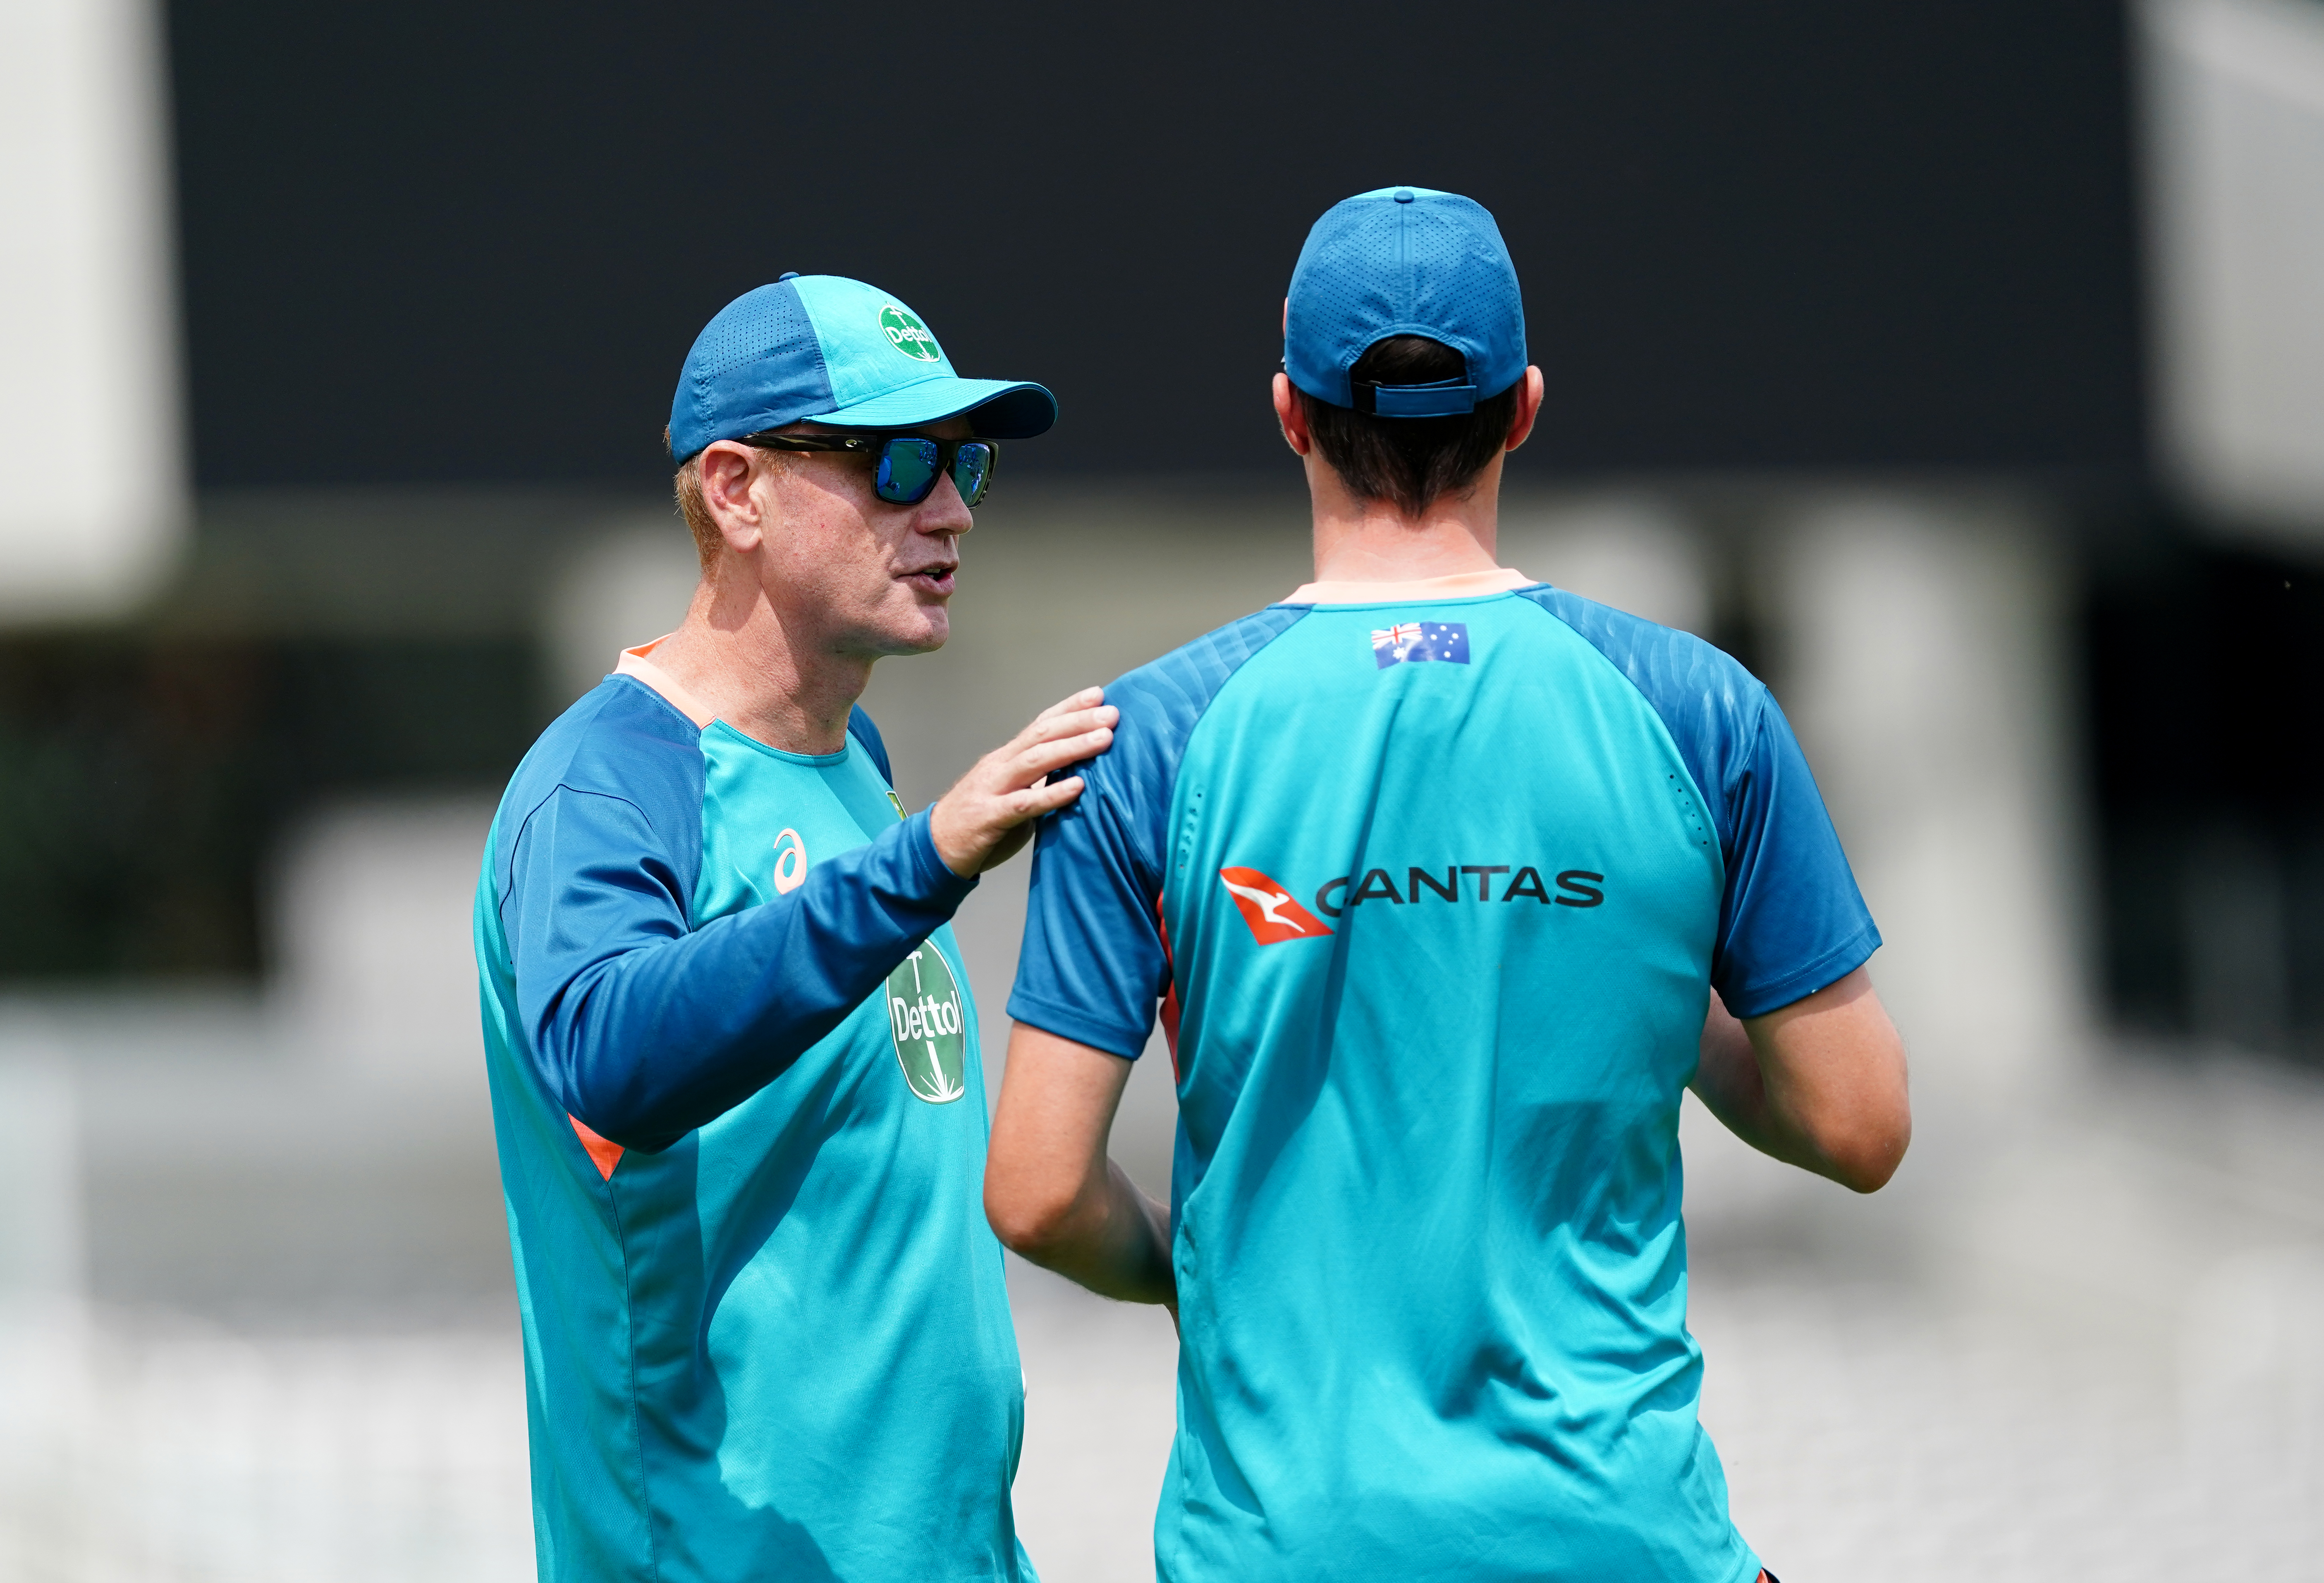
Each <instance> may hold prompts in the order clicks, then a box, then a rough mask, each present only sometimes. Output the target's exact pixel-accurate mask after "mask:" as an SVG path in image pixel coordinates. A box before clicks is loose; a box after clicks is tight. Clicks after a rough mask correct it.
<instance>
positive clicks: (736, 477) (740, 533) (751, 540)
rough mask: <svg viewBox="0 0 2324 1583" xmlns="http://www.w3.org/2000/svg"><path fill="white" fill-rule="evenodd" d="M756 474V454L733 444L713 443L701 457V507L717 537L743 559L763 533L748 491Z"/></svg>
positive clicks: (760, 517) (756, 502) (754, 500)
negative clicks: (715, 529)
mask: <svg viewBox="0 0 2324 1583" xmlns="http://www.w3.org/2000/svg"><path fill="white" fill-rule="evenodd" d="M758 471H759V464H758V457H757V453H756V452H754V451H752V450H750V449H747V448H745V447H743V446H740V445H737V444H735V443H734V442H733V441H732V440H716V441H714V442H713V443H712V444H711V445H710V446H709V447H707V448H706V449H705V450H704V451H703V453H702V504H703V505H704V506H705V507H706V508H707V509H708V511H709V513H710V520H711V521H712V522H714V523H717V524H718V532H719V534H720V536H721V537H723V538H724V540H725V541H726V542H727V544H728V545H729V546H730V547H731V548H733V550H734V551H737V552H738V553H741V554H744V555H747V554H749V553H750V552H751V551H753V550H756V549H757V548H758V547H759V542H760V540H761V538H762V537H763V536H764V533H765V529H766V523H765V521H764V520H763V514H762V513H761V510H760V509H759V498H758V495H757V494H756V493H755V492H754V491H753V490H752V487H751V486H752V483H753V481H754V480H755V478H756V477H757V475H758Z"/></svg>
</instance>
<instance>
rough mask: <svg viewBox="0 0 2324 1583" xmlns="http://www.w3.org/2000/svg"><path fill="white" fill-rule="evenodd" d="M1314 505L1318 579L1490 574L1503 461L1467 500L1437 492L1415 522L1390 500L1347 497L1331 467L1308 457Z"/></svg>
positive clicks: (1486, 473)
mask: <svg viewBox="0 0 2324 1583" xmlns="http://www.w3.org/2000/svg"><path fill="white" fill-rule="evenodd" d="M1306 460H1307V487H1308V492H1309V494H1310V495H1312V496H1313V498H1314V508H1315V580H1316V581H1317V582H1319V583H1325V582H1331V583H1401V582H1415V581H1417V580H1419V579H1422V578H1432V577H1449V576H1451V575H1452V574H1454V573H1456V572H1464V571H1491V570H1493V569H1496V568H1497V567H1498V566H1499V564H1500V563H1499V561H1498V560H1495V559H1494V551H1495V549H1496V547H1497V543H1498V540H1499V509H1500V494H1501V463H1500V458H1498V457H1496V458H1494V459H1493V461H1492V463H1491V464H1490V465H1489V466H1488V467H1486V468H1485V470H1484V472H1482V473H1481V474H1480V475H1479V476H1478V477H1477V479H1476V481H1475V482H1474V483H1473V484H1472V485H1471V486H1470V487H1469V490H1468V492H1467V493H1466V494H1465V495H1458V496H1453V495H1440V496H1439V497H1437V498H1436V499H1435V500H1433V501H1431V502H1429V505H1428V509H1427V510H1426V511H1425V512H1423V513H1421V514H1420V515H1419V516H1417V517H1414V516H1408V515H1406V514H1405V513H1404V512H1403V511H1401V510H1399V509H1398V508H1397V505H1395V504H1394V503H1393V502H1390V501H1382V500H1365V499H1362V498H1360V497H1359V496H1357V495H1351V494H1350V493H1349V492H1348V487H1347V486H1346V485H1344V484H1342V482H1341V481H1340V476H1339V474H1337V473H1336V472H1334V471H1333V470H1332V467H1331V466H1330V465H1329V464H1328V463H1326V462H1325V461H1324V460H1323V458H1321V457H1319V456H1317V455H1315V454H1314V452H1312V451H1311V452H1309V453H1308V456H1307V458H1306Z"/></svg>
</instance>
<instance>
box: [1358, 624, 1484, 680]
mask: <svg viewBox="0 0 2324 1583" xmlns="http://www.w3.org/2000/svg"><path fill="white" fill-rule="evenodd" d="M1372 660H1373V662H1374V663H1375V664H1377V665H1378V666H1379V668H1380V669H1381V670H1383V671H1385V670H1387V669H1388V667H1389V666H1390V665H1400V664H1402V663H1404V662H1406V661H1407V660H1445V661H1450V662H1452V663H1453V664H1455V665H1466V664H1467V663H1468V662H1469V625H1468V623H1466V622H1462V621H1400V622H1398V623H1397V625H1394V626H1376V627H1374V628H1372Z"/></svg>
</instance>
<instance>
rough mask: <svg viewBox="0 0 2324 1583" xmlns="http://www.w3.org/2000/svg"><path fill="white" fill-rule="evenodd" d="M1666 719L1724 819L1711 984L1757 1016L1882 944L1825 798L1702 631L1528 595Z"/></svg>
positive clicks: (1775, 715) (1772, 718) (1844, 972)
mask: <svg viewBox="0 0 2324 1583" xmlns="http://www.w3.org/2000/svg"><path fill="white" fill-rule="evenodd" d="M1521 597H1525V598H1527V599H1530V600H1532V601H1533V602H1534V603H1535V604H1536V605H1539V606H1541V607H1542V608H1543V609H1545V610H1546V611H1548V612H1549V613H1550V615H1552V616H1555V617H1556V618H1557V619H1558V620H1560V621H1563V623H1565V624H1566V625H1568V626H1569V627H1571V628H1572V629H1573V631H1574V632H1575V633H1576V634H1579V635H1580V636H1581V637H1582V640H1583V641H1584V642H1586V643H1589V644H1590V645H1591V647H1593V648H1595V649H1596V650H1597V651H1598V652H1599V653H1601V654H1603V655H1604V656H1605V657H1606V659H1607V660H1608V661H1609V662H1610V663H1611V664H1612V665H1613V666H1614V667H1615V668H1616V669H1617V670H1618V671H1621V672H1622V674H1623V675H1624V676H1626V677H1628V679H1629V680H1630V684H1631V685H1632V686H1634V687H1636V688H1637V690H1639V692H1641V693H1642V694H1644V695H1645V697H1646V702H1647V703H1648V704H1649V705H1650V706H1651V707H1652V708H1654V710H1655V714H1657V715H1658V716H1660V717H1661V718H1662V722H1663V725H1664V727H1665V729H1666V730H1668V731H1669V732H1670V735H1671V741H1672V744H1673V745H1674V746H1675V747H1676V748H1677V749H1678V751H1679V756H1680V757H1681V758H1682V759H1683V760H1684V761H1685V763H1686V766H1687V770H1688V773H1691V774H1692V776H1693V777H1694V783H1695V785H1696V787H1697V788H1699V789H1700V790H1701V792H1702V795H1703V798H1704V800H1705V801H1707V802H1708V803H1709V804H1710V808H1709V810H1708V811H1709V812H1710V814H1711V822H1712V823H1713V824H1714V825H1716V826H1717V827H1718V830H1719V848H1720V856H1721V857H1722V858H1723V859H1724V860H1725V863H1726V868H1727V883H1726V890H1725V893H1723V894H1722V896H1721V897H1720V909H1719V935H1718V939H1717V940H1716V942H1715V943H1714V944H1713V946H1712V949H1711V987H1712V988H1714V989H1716V990H1718V991H1719V998H1720V1000H1721V1001H1723V1002H1725V1003H1726V1005H1727V1009H1728V1010H1729V1011H1730V1012H1732V1013H1733V1014H1735V1015H1737V1016H1738V1017H1756V1016H1759V1015H1761V1014H1764V1013H1767V1012H1772V1011H1775V1010H1776V1009H1777V1008H1778V1007H1782V1006H1787V1005H1789V1004H1792V1002H1794V1001H1795V1000H1798V999H1799V998H1800V997H1801V996H1803V995H1813V994H1814V993H1815V992H1816V991H1817V990H1819V989H1821V988H1822V987H1823V986H1826V985H1828V984H1831V983H1834V982H1836V981H1837V980H1839V979H1841V978H1844V977H1847V976H1848V975H1849V974H1850V973H1852V972H1854V971H1855V970H1856V969H1857V968H1858V967H1862V966H1863V965H1864V964H1865V962H1866V961H1867V959H1868V958H1870V957H1871V955H1872V953H1873V952H1874V951H1876V950H1877V949H1879V947H1880V931H1879V930H1878V929H1877V928H1875V927H1874V926H1873V922H1872V913H1871V912H1870V911H1869V910H1868V909H1867V907H1866V906H1865V904H1864V897H1863V894H1862V893H1860V892H1859V891H1858V889H1857V888H1856V876H1855V875H1854V874H1853V873H1851V872H1850V871H1849V866H1848V854H1847V853H1845V852H1843V851H1842V850H1840V833H1839V832H1838V831H1837V830H1835V829H1832V823H1831V814H1830V813H1829V812H1827V811H1826V810H1825V809H1824V804H1823V794H1822V793H1821V792H1820V791H1817V790H1816V783H1815V777H1814V776H1813V775H1812V774H1810V773H1808V761H1807V758H1806V755H1805V754H1802V753H1801V752H1800V745H1799V740H1798V738H1796V737H1794V736H1793V735H1792V726H1791V722H1790V721H1789V720H1786V719H1785V718H1784V711H1783V710H1782V709H1780V708H1777V707H1776V705H1775V698H1774V696H1773V695H1772V694H1770V693H1769V692H1768V690H1767V689H1766V686H1765V685H1764V684H1762V683H1761V682H1760V681H1759V680H1758V679H1757V677H1755V676H1753V675H1752V674H1751V673H1750V672H1749V671H1746V670H1745V669H1744V668H1743V667H1742V666H1741V665H1739V664H1738V663H1736V662H1735V661H1734V660H1733V659H1732V658H1730V657H1729V656H1728V655H1726V654H1723V653H1720V651H1719V650H1717V649H1715V648H1713V647H1712V646H1711V644H1709V643H1704V642H1703V641H1702V640H1701V638H1699V637H1695V636H1693V635H1692V634H1688V633H1683V632H1674V631H1672V630H1671V629H1670V628H1668V627H1665V626H1657V625H1655V624H1654V623H1653V622H1651V621H1643V620H1641V619H1639V618H1638V617H1637V616H1628V615H1625V614H1624V613H1622V612H1621V611H1618V610H1615V609H1612V608H1610V607H1609V606H1604V605H1600V604H1597V603H1595V602H1594V601H1592V600H1589V599H1584V598H1582V597H1580V596H1579V595H1576V594H1570V593H1567V592H1566V591H1565V590H1563V589H1562V588H1550V587H1547V586H1546V585H1544V586H1541V587H1537V588H1529V589H1526V590H1523V591H1522V594H1521Z"/></svg>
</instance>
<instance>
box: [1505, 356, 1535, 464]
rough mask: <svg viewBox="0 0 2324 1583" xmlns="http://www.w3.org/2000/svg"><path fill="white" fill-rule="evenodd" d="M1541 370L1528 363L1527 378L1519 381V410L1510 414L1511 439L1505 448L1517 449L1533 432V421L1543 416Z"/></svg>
mask: <svg viewBox="0 0 2324 1583" xmlns="http://www.w3.org/2000/svg"><path fill="white" fill-rule="evenodd" d="M1542 389H1543V386H1542V382H1541V370H1540V369H1538V368H1536V367H1535V366H1533V365H1532V364H1530V363H1528V364H1526V371H1525V378H1524V379H1522V380H1520V381H1518V389H1517V411H1516V412H1513V413H1511V414H1510V416H1509V440H1508V444H1507V445H1505V446H1503V447H1502V448H1501V449H1503V450H1515V449H1517V447H1519V446H1521V445H1523V444H1524V443H1525V442H1526V437H1527V436H1529V435H1530V434H1532V433H1533V421H1534V420H1535V418H1538V417H1540V416H1541V395H1542Z"/></svg>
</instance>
